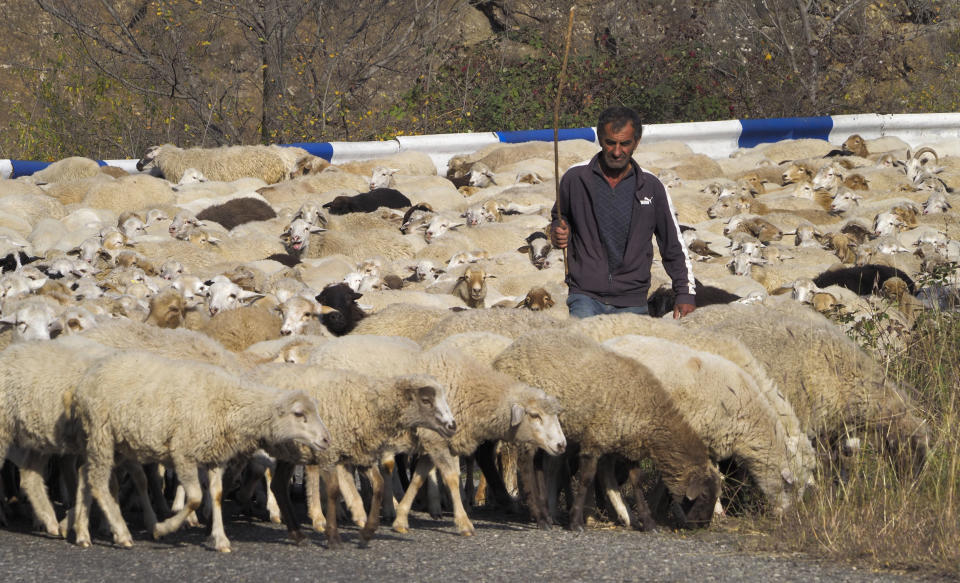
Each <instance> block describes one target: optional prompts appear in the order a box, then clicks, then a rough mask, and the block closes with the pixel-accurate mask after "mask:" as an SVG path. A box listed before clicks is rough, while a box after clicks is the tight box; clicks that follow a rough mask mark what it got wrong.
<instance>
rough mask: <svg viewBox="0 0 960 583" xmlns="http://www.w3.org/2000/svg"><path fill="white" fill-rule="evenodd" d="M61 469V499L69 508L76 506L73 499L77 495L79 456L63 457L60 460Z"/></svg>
mask: <svg viewBox="0 0 960 583" xmlns="http://www.w3.org/2000/svg"><path fill="white" fill-rule="evenodd" d="M58 465H59V468H60V479H59V480H58V482H59V484H60V498H61V500H63V505H64V506H66V507H67V508H70V507H72V506H73V505H74V504H76V501H75V500H74V499H73V498H74V496H76V494H77V456H75V455H62V456H60V460H59V464H58Z"/></svg>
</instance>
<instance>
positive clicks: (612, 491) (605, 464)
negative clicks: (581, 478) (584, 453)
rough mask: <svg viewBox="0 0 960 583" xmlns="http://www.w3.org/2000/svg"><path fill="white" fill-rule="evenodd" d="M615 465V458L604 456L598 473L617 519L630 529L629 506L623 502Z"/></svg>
mask: <svg viewBox="0 0 960 583" xmlns="http://www.w3.org/2000/svg"><path fill="white" fill-rule="evenodd" d="M613 464H614V461H613V458H611V457H610V456H603V457H602V458H600V462H599V465H598V467H597V473H598V475H599V476H600V485H601V487H602V488H603V493H604V495H605V496H606V497H607V501H609V502H610V506H612V507H613V511H614V512H615V513H616V515H617V519H618V520H620V522H621V524H623V525H624V526H626V527H627V528H629V527H630V525H631V521H630V510H629V509H628V508H627V505H626V504H625V503H624V501H623V496H622V495H621V494H620V485H619V484H617V478H616V476H615V475H614V467H613Z"/></svg>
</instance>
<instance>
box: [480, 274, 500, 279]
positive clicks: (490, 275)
mask: <svg viewBox="0 0 960 583" xmlns="http://www.w3.org/2000/svg"><path fill="white" fill-rule="evenodd" d="M483 279H497V276H496V275H493V274H492V273H488V274H486V275H484V276H483Z"/></svg>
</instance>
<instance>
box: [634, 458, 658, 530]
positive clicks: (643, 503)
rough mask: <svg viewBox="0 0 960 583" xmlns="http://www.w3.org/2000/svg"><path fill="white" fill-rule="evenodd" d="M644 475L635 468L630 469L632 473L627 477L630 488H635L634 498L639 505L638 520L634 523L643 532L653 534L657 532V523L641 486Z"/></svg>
mask: <svg viewBox="0 0 960 583" xmlns="http://www.w3.org/2000/svg"><path fill="white" fill-rule="evenodd" d="M642 475H643V470H641V469H640V468H639V467H633V468H630V473H629V474H628V476H627V479H628V480H630V486H631V487H632V488H633V498H634V500H636V504H637V514H636V518H637V520H635V521H634V524H637V523H638V522H639V526H640V529H641V530H644V531H646V532H653V531H655V530H657V522H656V521H655V520H654V519H653V513H652V512H651V511H650V506H648V505H647V497H646V496H644V494H643V486H642V485H641V484H640V477H641V476H642Z"/></svg>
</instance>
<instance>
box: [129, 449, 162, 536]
mask: <svg viewBox="0 0 960 583" xmlns="http://www.w3.org/2000/svg"><path fill="white" fill-rule="evenodd" d="M123 468H124V469H125V470H126V471H127V474H129V475H130V480H132V481H133V487H134V489H135V490H136V491H137V498H139V500H140V507H141V508H140V510H141V511H142V512H143V525H144V526H145V527H146V529H147V532H153V527H155V526H156V525H157V515H156V513H155V512H154V511H153V504H152V503H151V502H150V489H149V487H148V485H147V474H146V473H145V472H144V471H143V466H142V465H140V464H138V463H136V462H134V461H124V462H123Z"/></svg>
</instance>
